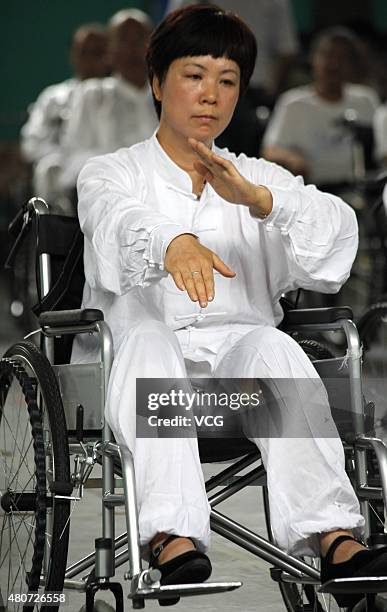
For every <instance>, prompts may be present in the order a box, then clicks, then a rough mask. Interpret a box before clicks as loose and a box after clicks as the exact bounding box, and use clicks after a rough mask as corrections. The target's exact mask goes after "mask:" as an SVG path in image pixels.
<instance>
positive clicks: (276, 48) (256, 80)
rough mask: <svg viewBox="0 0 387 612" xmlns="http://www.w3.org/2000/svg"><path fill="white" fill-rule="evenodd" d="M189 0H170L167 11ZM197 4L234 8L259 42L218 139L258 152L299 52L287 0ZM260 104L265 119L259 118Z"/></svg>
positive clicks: (237, 149) (229, 145) (239, 149)
mask: <svg viewBox="0 0 387 612" xmlns="http://www.w3.org/2000/svg"><path fill="white" fill-rule="evenodd" d="M194 3H195V2H190V1H189V0H169V3H168V5H167V12H168V11H172V10H174V9H176V8H178V7H179V6H185V5H187V4H194ZM197 4H215V5H216V6H219V7H220V8H222V9H223V10H228V11H234V12H235V13H237V14H238V15H239V17H241V18H242V19H243V21H244V22H245V23H247V24H248V25H249V27H250V28H251V30H252V31H253V33H254V35H255V38H256V40H257V43H258V57H259V60H258V62H256V64H255V67H254V71H253V74H252V77H251V81H250V85H249V87H248V89H247V91H246V93H245V95H244V96H243V98H241V100H239V102H238V105H237V107H236V111H235V113H234V116H233V119H232V121H231V123H230V125H229V126H228V127H227V128H226V130H225V131H224V132H223V134H221V135H220V136H219V137H218V139H217V144H218V145H219V146H220V147H227V148H229V149H230V151H234V153H246V155H252V156H257V155H258V154H259V150H260V143H261V139H262V136H263V132H264V128H265V125H266V117H267V116H268V114H269V110H270V109H271V108H272V107H273V106H274V103H275V100H276V98H277V97H278V95H279V94H280V93H281V92H282V91H283V90H284V89H285V88H286V81H287V77H288V74H289V70H290V68H291V66H292V65H293V64H294V62H295V59H296V57H297V55H298V52H299V42H298V37H297V33H296V29H295V25H294V19H293V15H292V11H291V6H290V5H289V0H255V1H254V2H252V1H251V0H219V1H217V2H213V3H211V2H200V0H198V2H197ZM258 107H263V112H264V115H263V116H264V117H265V119H261V120H260V119H258V117H257V112H256V111H257V108H258Z"/></svg>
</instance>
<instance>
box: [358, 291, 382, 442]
mask: <svg viewBox="0 0 387 612" xmlns="http://www.w3.org/2000/svg"><path fill="white" fill-rule="evenodd" d="M357 328H358V332H359V336H360V340H361V343H362V346H363V388H364V395H365V398H366V400H367V402H370V401H371V402H373V403H374V404H375V433H376V435H377V436H378V437H380V438H382V439H384V440H385V441H387V302H380V303H377V304H374V305H373V306H371V307H370V308H369V309H368V310H367V311H366V312H365V314H364V315H363V316H362V317H361V318H360V320H359V322H358V323H357Z"/></svg>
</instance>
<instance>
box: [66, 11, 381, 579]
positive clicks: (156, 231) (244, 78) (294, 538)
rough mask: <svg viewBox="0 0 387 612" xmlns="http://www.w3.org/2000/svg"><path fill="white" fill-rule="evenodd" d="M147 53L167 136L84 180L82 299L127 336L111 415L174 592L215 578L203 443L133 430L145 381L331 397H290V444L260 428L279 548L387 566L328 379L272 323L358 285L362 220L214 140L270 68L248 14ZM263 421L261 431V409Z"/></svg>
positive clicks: (169, 38) (285, 433) (202, 14)
mask: <svg viewBox="0 0 387 612" xmlns="http://www.w3.org/2000/svg"><path fill="white" fill-rule="evenodd" d="M147 59H148V68H149V75H150V81H151V85H152V90H153V95H154V100H155V106H156V110H157V113H158V115H159V118H160V125H159V128H158V130H157V132H156V133H155V134H154V135H153V136H152V137H151V138H150V139H149V140H146V141H144V142H142V143H140V144H137V145H134V146H133V147H130V148H126V149H120V150H119V151H117V152H116V153H113V154H109V155H104V156H100V157H96V158H93V159H91V160H90V161H89V162H88V163H87V164H86V166H85V167H84V169H83V170H82V171H81V174H80V176H79V180H78V192H79V218H80V223H81V227H82V230H83V232H84V234H85V275H86V284H85V289H84V299H83V306H84V307H86V308H88V307H95V308H101V309H102V310H103V311H104V313H105V318H106V320H107V322H108V323H109V325H110V326H111V328H112V332H113V337H114V343H115V360H114V364H113V369H112V375H111V380H110V385H109V391H108V401H107V412H106V417H107V419H108V422H109V423H110V425H111V427H112V429H113V431H114V434H115V436H116V439H117V441H118V442H119V443H120V444H123V445H126V446H127V447H128V448H129V449H130V450H131V452H132V453H133V455H134V459H135V470H136V482H137V499H138V512H139V526H140V540H141V544H142V545H143V546H144V547H145V548H147V549H148V551H149V552H150V559H151V561H150V562H151V564H152V565H153V566H154V567H158V568H159V569H160V570H161V572H162V583H163V584H172V583H182V582H194V581H202V580H205V579H206V578H207V577H208V576H209V575H210V573H211V564H210V561H209V559H208V557H207V556H206V554H205V551H206V549H207V548H208V545H209V533H210V528H209V505H208V502H207V498H206V494H205V488H204V482H203V475H202V471H201V466H200V461H199V454H198V448H197V440H196V438H195V437H192V436H191V437H189V436H188V435H187V436H186V437H182V436H180V437H179V436H172V437H170V438H164V439H163V438H157V437H156V438H155V437H153V438H150V437H148V438H147V437H139V436H138V437H136V379H139V378H167V379H178V378H186V377H187V376H190V375H191V376H192V375H199V376H201V375H212V376H215V377H218V378H254V379H266V380H272V381H277V383H278V381H279V379H293V380H296V381H309V383H310V384H311V385H312V386H313V388H314V389H315V390H317V395H318V394H320V398H321V397H322V398H323V399H322V400H321V399H320V400H319V401H320V404H321V401H322V405H320V408H319V414H320V416H319V420H318V422H317V421H316V414H315V412H316V411H314V410H313V408H314V406H313V402H311V398H310V394H309V393H306V392H305V389H306V387H308V385H306V387H305V386H303V385H302V384H300V385H298V386H297V389H298V396H297V401H296V402H293V403H292V402H290V403H289V402H288V403H287V400H286V399H285V400H284V401H283V402H282V407H281V410H283V414H285V413H289V414H290V418H289V419H283V423H285V425H283V426H282V431H281V432H280V434H278V431H276V432H274V433H273V432H271V431H270V428H269V430H268V431H267V430H266V433H265V435H261V436H259V435H257V433H255V434H254V435H250V436H249V437H250V438H251V439H253V440H254V442H255V443H256V444H257V446H258V447H259V449H260V451H261V453H262V457H263V461H264V463H265V467H266V470H267V477H268V486H269V492H270V505H271V520H272V524H273V529H274V534H275V537H276V539H277V542H278V544H279V545H280V546H281V547H283V548H284V549H286V550H288V551H290V552H292V553H294V554H300V555H301V554H309V555H319V554H321V555H322V557H323V565H322V569H323V580H326V579H329V578H331V577H335V576H337V577H344V576H353V575H360V574H362V575H367V572H369V571H370V569H369V568H370V563H372V562H373V563H375V560H374V557H375V555H378V562H377V564H376V565H377V568H376V570H374V571H375V572H378V571H379V570H380V567H381V566H383V563H384V566H383V567H385V568H386V573H387V553H386V552H385V551H382V553H380V552H377V553H374V552H372V551H369V550H367V549H365V548H364V546H363V545H362V544H361V543H359V542H357V541H356V540H355V539H354V535H353V534H354V533H355V534H356V533H361V530H362V526H363V518H362V516H361V515H360V512H359V505H358V501H357V498H356V496H355V494H354V492H353V489H352V487H351V485H350V483H349V480H348V478H347V476H346V474H345V471H344V457H343V450H342V445H341V442H340V440H339V438H338V435H337V431H336V429H335V426H334V424H333V422H332V419H331V416H330V410H329V406H328V402H327V399H326V395H325V392H324V391H322V388H323V385H322V383H321V381H320V380H319V379H318V377H317V374H316V372H315V370H314V368H313V367H312V365H311V363H310V362H309V359H308V358H307V356H306V355H305V354H304V353H303V351H302V350H301V348H300V347H299V346H298V344H297V343H296V342H295V341H294V340H293V339H292V338H290V337H289V336H287V335H286V334H285V333H283V332H281V331H279V330H278V329H276V326H277V325H278V323H279V322H280V321H281V318H282V310H281V307H280V304H279V299H280V296H281V294H283V293H284V292H286V291H289V290H292V289H296V288H298V287H303V288H306V289H314V290H318V291H323V292H327V293H329V292H336V291H338V290H339V288H340V286H341V285H342V284H343V283H344V282H345V280H346V279H347V278H348V275H349V271H350V268H351V265H352V262H353V259H354V257H355V254H356V249H357V224H356V220H355V215H354V213H353V211H352V210H351V208H350V207H349V206H347V205H346V204H345V203H344V202H343V201H342V200H340V199H339V198H337V197H335V196H331V195H329V194H325V193H321V192H319V191H318V190H317V189H316V188H315V187H314V186H312V185H310V186H304V184H303V181H302V179H301V178H300V177H297V178H295V177H294V176H292V175H291V174H290V173H289V172H287V171H286V170H283V169H282V168H280V167H279V166H276V165H274V164H272V163H269V162H266V161H265V160H262V159H258V160H257V159H251V158H247V157H246V156H244V155H241V156H239V157H236V156H235V155H233V154H232V153H229V152H228V151H227V150H220V149H217V148H216V146H215V145H214V139H215V138H216V137H217V136H218V135H219V134H220V133H221V132H222V131H223V130H224V129H225V127H226V126H227V125H228V123H229V121H230V120H231V117H232V114H233V111H234V108H235V105H236V103H237V101H238V98H239V96H240V95H242V93H243V91H244V90H245V89H246V87H247V85H248V82H249V78H250V76H251V73H252V70H253V68H254V63H255V59H256V42H255V39H254V36H253V34H252V33H251V31H250V30H249V28H248V27H247V26H246V25H245V24H244V23H243V22H242V21H241V20H240V19H239V18H238V17H236V16H235V15H233V14H230V13H226V12H224V11H222V10H220V9H218V8H217V7H214V6H193V7H186V8H184V9H181V10H178V11H176V12H174V13H172V14H170V15H168V16H167V17H166V19H165V20H164V21H163V22H162V23H161V24H160V25H159V26H158V27H157V28H156V30H155V31H154V32H153V35H152V37H151V42H150V46H149V50H148V57H147ZM77 342H78V344H77V345H76V346H75V349H74V355H73V360H74V361H82V360H89V359H91V358H93V357H94V353H93V348H92V347H91V345H88V344H87V341H86V340H85V339H82V340H78V341H77ZM81 342H82V343H83V344H81ZM290 404H291V405H290ZM292 410H294V411H295V413H294V419H293V414H292V412H291V411H292ZM320 411H321V412H320ZM296 413H297V414H296ZM254 418H255V419H256V420H257V422H258V424H259V422H260V419H262V420H263V419H264V410H263V409H262V411H261V412H260V410H259V407H258V408H257V409H256V412H255V414H254ZM274 420H275V419H274ZM294 422H297V428H296V429H295V428H294ZM323 422H325V425H324V429H321V427H322V425H321V423H323ZM286 423H287V424H286ZM297 432H299V433H297ZM305 432H308V433H307V434H306V433H305ZM295 438H297V439H295ZM300 482H302V488H301V487H300V485H299V483H300ZM359 573H360V574H359ZM380 573H383V572H382V571H379V574H380Z"/></svg>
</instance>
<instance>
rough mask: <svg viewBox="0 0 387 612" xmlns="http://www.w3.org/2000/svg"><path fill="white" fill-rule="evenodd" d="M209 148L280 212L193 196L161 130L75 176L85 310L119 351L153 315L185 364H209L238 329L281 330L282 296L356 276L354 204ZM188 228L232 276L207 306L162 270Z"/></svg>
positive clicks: (219, 279) (335, 285)
mask: <svg viewBox="0 0 387 612" xmlns="http://www.w3.org/2000/svg"><path fill="white" fill-rule="evenodd" d="M214 150H215V152H216V153H217V154H219V155H222V156H224V157H225V158H227V159H229V160H231V161H232V162H233V163H234V164H235V166H236V167H237V168H238V170H239V171H240V172H241V174H243V175H244V176H245V177H246V178H247V179H248V180H249V181H251V182H252V183H254V184H256V185H265V186H266V187H267V188H268V189H270V191H271V193H272V195H273V210H272V212H271V213H270V215H269V216H268V217H267V218H266V219H265V220H263V221H262V220H259V219H257V218H253V217H252V215H251V214H250V211H249V208H248V207H246V206H243V205H235V204H230V203H229V202H226V201H225V200H223V199H222V198H221V197H219V196H218V195H217V194H216V192H215V191H214V190H213V189H212V188H211V186H210V185H208V184H207V185H206V187H205V189H204V191H203V194H202V195H201V197H200V199H197V197H196V196H195V195H194V194H193V193H192V184H191V179H190V177H189V176H188V174H186V172H184V171H183V170H182V169H180V168H179V167H178V166H177V165H176V164H175V163H174V162H173V161H172V160H171V159H170V158H169V157H168V155H167V154H166V153H165V151H164V150H163V149H162V147H161V146H160V144H159V142H158V140H157V137H156V135H155V134H154V135H153V136H152V137H151V138H149V139H148V140H146V141H144V142H141V143H139V144H136V145H134V146H132V147H130V148H123V149H120V150H118V151H117V152H115V153H112V154H108V155H102V156H99V157H95V158H93V159H91V160H89V161H88V162H87V163H86V165H85V166H84V168H83V169H82V171H81V173H80V175H79V180H78V193H79V219H80V224H81V227H82V230H83V232H84V234H85V254H84V262H85V276H86V284H85V288H84V296H83V307H85V308H88V307H89V308H92V307H96V308H101V309H102V310H103V312H104V314H105V319H106V320H107V322H108V324H109V325H110V326H111V329H112V332H113V337H114V343H115V348H116V349H117V348H118V346H119V345H120V343H121V341H122V339H123V338H124V336H125V334H126V333H127V331H128V330H129V329H130V327H131V326H132V325H133V324H136V323H138V322H141V321H144V320H146V319H153V320H155V319H156V320H158V321H161V322H164V323H166V324H167V325H168V326H169V327H170V328H171V329H173V330H174V331H176V333H177V336H178V339H179V341H180V343H181V344H183V345H184V350H183V353H184V357H185V358H188V359H190V360H192V361H194V362H200V361H207V362H209V363H210V365H211V366H212V365H214V363H215V360H216V354H217V351H218V349H219V347H220V346H221V344H222V342H223V340H224V337H225V333H227V334H230V333H231V332H233V331H235V332H236V334H235V338H236V339H237V338H238V337H240V334H241V333H248V332H249V331H250V330H252V329H254V328H255V327H256V326H257V325H262V324H263V325H269V326H276V325H278V323H279V322H280V321H281V318H282V309H281V306H280V303H279V300H280V297H281V295H282V294H283V293H284V292H287V291H290V290H293V289H296V288H299V287H303V288H305V289H311V290H317V291H321V292H326V293H334V292H336V291H338V290H339V288H340V287H341V285H342V284H343V283H344V282H345V281H346V279H347V278H348V276H349V273H350V269H351V265H352V263H353V260H354V258H355V255H356V250H357V244H358V232H357V222H356V217H355V213H354V212H353V210H352V209H351V208H350V207H349V206H348V205H347V204H345V203H344V202H343V201H342V200H341V199H340V198H338V197H336V196H333V195H330V194H327V193H322V192H320V191H318V190H317V189H316V187H314V186H313V185H308V186H305V185H304V183H303V180H302V178H300V177H294V176H293V175H292V174H290V173H289V172H288V171H286V170H284V169H282V168H281V167H279V166H277V165H275V164H273V163H270V162H267V161H265V160H263V159H253V158H248V157H246V156H245V155H243V154H242V155H240V156H239V157H236V156H235V155H234V154H232V153H229V152H228V151H227V150H220V149H217V148H216V147H214ZM187 232H189V233H192V234H194V235H195V236H197V237H198V239H199V240H200V242H201V243H202V244H203V245H204V246H206V247H208V248H210V249H212V250H213V251H214V252H215V253H217V255H218V256H219V257H221V258H222V259H223V261H225V262H226V263H227V265H228V266H230V267H231V269H232V270H234V271H235V272H236V277H235V278H232V279H229V278H224V277H223V276H221V275H220V274H219V273H217V272H216V271H215V298H214V300H213V302H211V303H210V304H209V305H208V307H207V308H205V309H201V308H200V305H199V304H198V303H193V302H192V301H191V300H190V299H189V297H188V296H187V294H186V292H182V291H180V290H179V289H177V287H176V286H175V284H174V282H173V279H172V277H171V276H170V275H168V273H167V272H166V271H165V269H164V259H165V253H166V250H167V247H168V245H169V243H170V242H171V240H172V239H173V238H175V237H176V236H178V235H179V234H183V233H187ZM232 335H233V334H232V333H231V336H232ZM77 342H78V343H79V342H83V343H86V342H87V341H86V340H85V338H83V339H80V340H78V341H77ZM79 348H80V346H79V344H76V346H75V348H74V359H75V360H79V359H81V360H82V361H84V360H93V359H94V358H95V359H96V354H95V352H93V350H92V348H91V345H90V347H89V348H86V347H85V346H83V347H82V352H81V355H80V353H79Z"/></svg>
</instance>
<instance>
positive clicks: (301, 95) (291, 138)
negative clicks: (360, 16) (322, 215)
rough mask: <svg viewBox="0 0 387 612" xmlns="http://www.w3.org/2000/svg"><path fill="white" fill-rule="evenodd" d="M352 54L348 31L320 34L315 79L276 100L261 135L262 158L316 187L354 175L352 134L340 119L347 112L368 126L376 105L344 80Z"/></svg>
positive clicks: (374, 98)
mask: <svg viewBox="0 0 387 612" xmlns="http://www.w3.org/2000/svg"><path fill="white" fill-rule="evenodd" d="M356 52H357V46H356V39H355V38H354V37H353V36H352V35H351V34H350V33H349V32H347V31H346V30H343V29H332V30H327V31H326V32H324V33H322V34H321V35H320V37H319V38H318V41H317V43H316V45H315V49H314V53H313V72H314V82H313V83H312V84H311V85H308V86H306V87H298V88H295V89H292V90H290V91H287V92H286V93H284V94H283V95H282V96H281V98H280V99H279V101H278V102H277V105H276V107H275V109H274V112H273V115H272V117H271V119H270V122H269V125H268V128H267V131H266V133H265V135H264V139H263V151H262V152H263V156H264V157H265V158H266V159H268V160H270V161H274V162H277V163H280V164H282V165H284V166H285V167H287V168H288V169H289V170H291V171H292V172H293V173H294V174H301V175H303V176H304V177H305V178H306V179H307V180H308V181H310V182H313V183H317V184H319V185H322V184H335V183H344V182H350V181H352V180H353V179H354V160H353V144H354V136H353V134H352V132H351V131H350V130H349V129H348V128H346V127H344V125H343V120H345V119H346V118H348V117H349V116H350V117H351V118H353V119H355V120H356V121H358V122H359V123H361V124H363V125H364V124H366V125H368V126H371V125H372V119H373V115H374V112H375V109H376V106H377V96H376V94H375V93H374V92H373V90H372V89H370V88H368V87H365V86H360V85H352V84H348V83H347V74H348V72H349V71H348V64H349V63H351V62H354V61H355V59H356Z"/></svg>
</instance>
